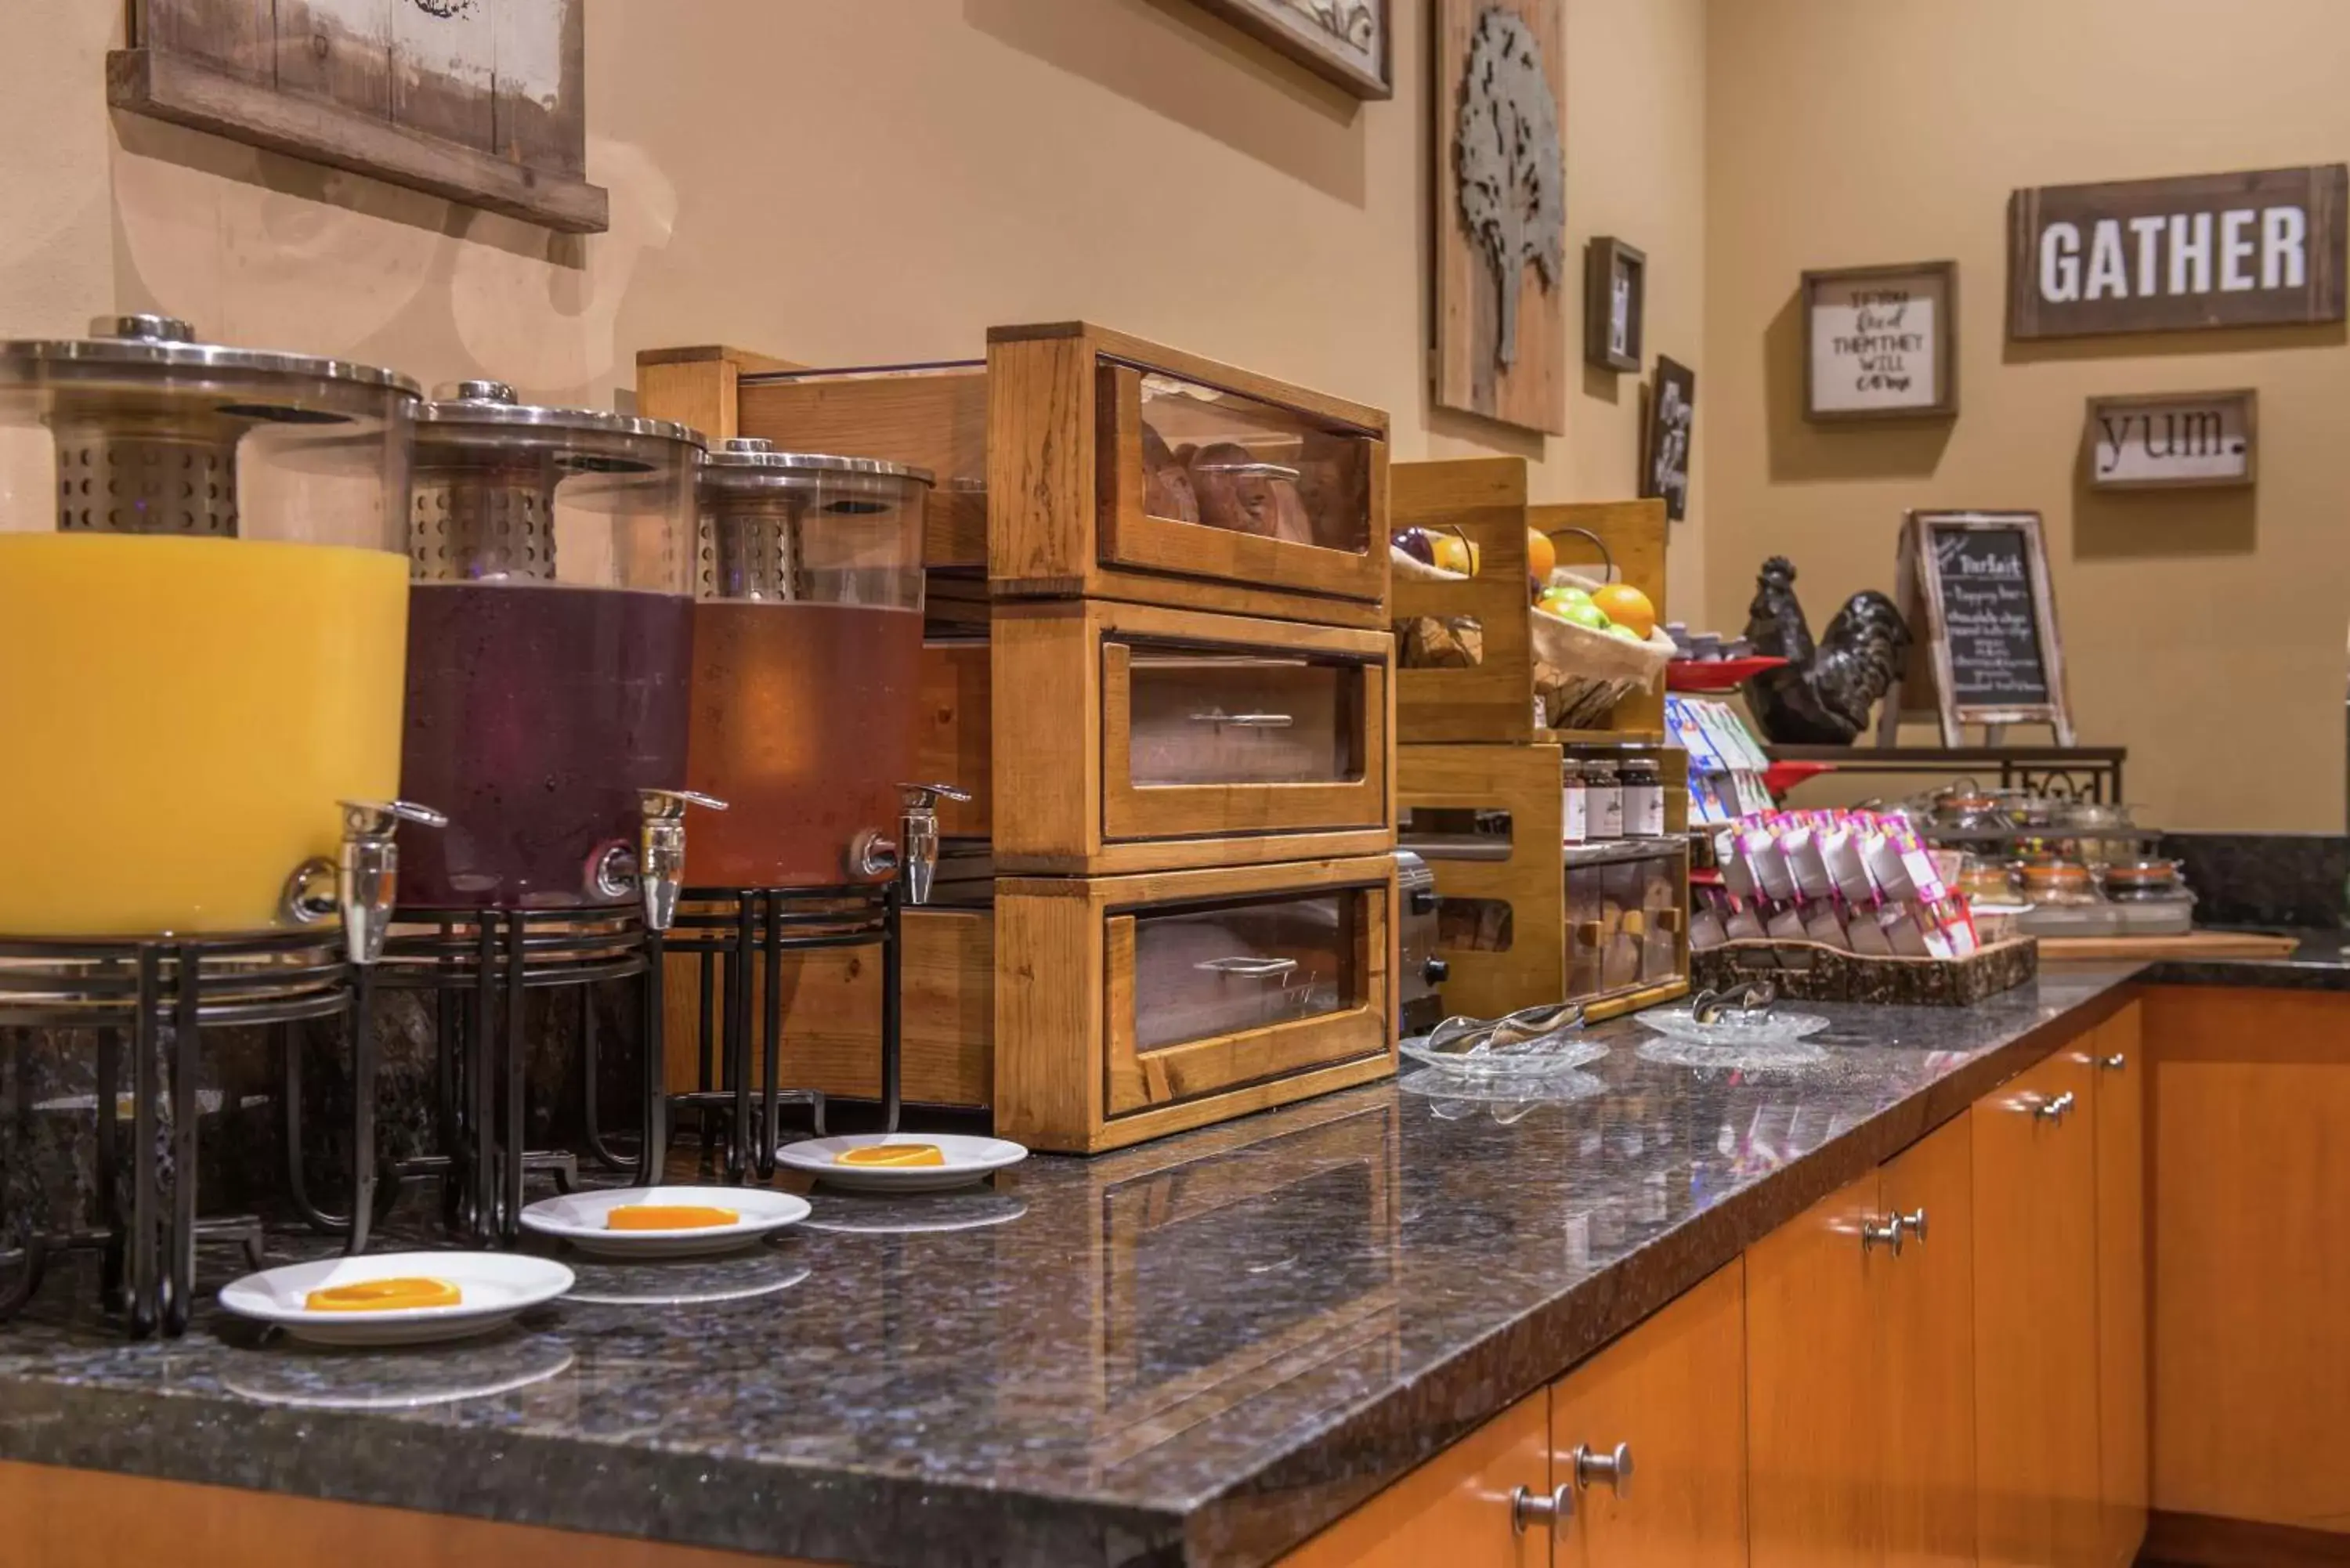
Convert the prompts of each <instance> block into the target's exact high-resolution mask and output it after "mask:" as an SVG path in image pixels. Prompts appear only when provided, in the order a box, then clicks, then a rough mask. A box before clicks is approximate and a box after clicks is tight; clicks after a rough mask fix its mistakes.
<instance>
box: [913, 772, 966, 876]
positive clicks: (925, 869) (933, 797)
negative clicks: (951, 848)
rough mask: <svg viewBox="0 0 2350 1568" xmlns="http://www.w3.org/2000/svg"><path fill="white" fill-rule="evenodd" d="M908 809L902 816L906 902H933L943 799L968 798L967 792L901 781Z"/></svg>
mask: <svg viewBox="0 0 2350 1568" xmlns="http://www.w3.org/2000/svg"><path fill="white" fill-rule="evenodd" d="M898 788H899V792H900V793H901V794H903V796H904V798H905V803H906V809H905V812H904V814H903V815H900V816H899V818H898V842H899V860H900V863H901V866H902V868H903V870H904V872H905V877H906V902H908V903H909V904H927V903H929V902H930V901H931V876H932V874H933V873H935V872H936V871H937V870H938V867H939V802H940V801H941V800H952V801H968V800H970V799H971V796H970V795H969V794H966V793H965V792H963V791H962V790H959V789H957V788H955V786H954V785H952V784H899V786H898Z"/></svg>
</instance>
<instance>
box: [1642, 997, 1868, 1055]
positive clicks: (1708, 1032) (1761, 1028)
mask: <svg viewBox="0 0 2350 1568" xmlns="http://www.w3.org/2000/svg"><path fill="white" fill-rule="evenodd" d="M1632 1016H1633V1017H1635V1018H1637V1019H1638V1020H1639V1021H1640V1022H1641V1023H1644V1024H1646V1025H1648V1027H1649V1028H1650V1029H1652V1030H1654V1031H1656V1032H1657V1033H1659V1034H1662V1035H1664V1036H1666V1037H1667V1038H1668V1039H1672V1040H1678V1041H1680V1042H1682V1043H1683V1044H1690V1045H1704V1046H1724V1047H1736V1048H1748V1047H1752V1046H1758V1045H1792V1044H1795V1043H1796V1042H1797V1041H1799V1040H1805V1039H1808V1038H1810V1037H1811V1036H1812V1035H1814V1034H1817V1033H1819V1032H1820V1031H1821V1030H1823V1029H1825V1028H1826V1027H1827V1026H1828V1021H1827V1020H1826V1019H1825V1018H1822V1017H1821V1016H1820V1015H1819V1014H1818V1013H1816V1012H1763V1011H1755V1012H1742V1011H1740V1010H1739V1009H1736V1008H1725V1009H1723V1010H1722V1011H1721V1013H1720V1014H1719V1015H1718V1016H1716V1017H1715V1018H1714V1019H1713V1021H1712V1022H1711V1023H1699V1022H1698V1021H1697V1018H1696V1016H1695V1015H1694V1014H1693V1013H1692V1012H1691V1011H1690V1009H1689V1008H1686V1007H1672V1008H1650V1009H1649V1010H1648V1012H1636V1013H1634V1014H1633V1015H1632Z"/></svg>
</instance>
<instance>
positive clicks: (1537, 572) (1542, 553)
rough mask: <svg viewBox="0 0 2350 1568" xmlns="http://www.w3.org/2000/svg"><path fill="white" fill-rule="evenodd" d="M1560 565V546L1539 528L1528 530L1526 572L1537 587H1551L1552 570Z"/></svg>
mask: <svg viewBox="0 0 2350 1568" xmlns="http://www.w3.org/2000/svg"><path fill="white" fill-rule="evenodd" d="M1557 565H1558V546H1557V545H1554V544H1552V543H1551V542H1550V535H1547V534H1545V533H1544V532H1543V531H1542V530H1541V529H1539V528H1529V529H1527V530H1526V570H1527V572H1528V573H1529V574H1531V575H1532V576H1533V577H1534V586H1535V587H1548V586H1549V585H1550V574H1551V568H1552V567H1554V566H1557Z"/></svg>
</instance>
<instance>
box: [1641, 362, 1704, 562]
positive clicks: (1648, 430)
mask: <svg viewBox="0 0 2350 1568" xmlns="http://www.w3.org/2000/svg"><path fill="white" fill-rule="evenodd" d="M1696 425H1697V372H1696V371H1695V370H1692V369H1690V368H1689V367H1688V366H1686V365H1683V364H1681V363H1679V362H1678V361H1677V360H1673V359H1669V358H1666V357H1665V356H1664V355H1662V354H1659V355H1658V356H1657V380H1656V385H1655V386H1654V387H1652V388H1650V389H1649V391H1648V419H1647V420H1646V421H1643V424H1642V429H1641V440H1640V497H1641V499H1642V500H1644V501H1645V500H1648V499H1650V498H1652V497H1657V496H1662V497H1663V498H1664V503H1665V515H1666V517H1668V518H1669V519H1670V520H1671V521H1673V522H1675V523H1678V522H1679V521H1680V520H1681V519H1682V518H1684V517H1687V516H1688V515H1689V487H1690V472H1689V471H1690V452H1691V451H1692V450H1694V448H1693V446H1692V442H1693V441H1694V440H1695V437H1696Z"/></svg>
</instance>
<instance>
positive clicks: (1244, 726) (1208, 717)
mask: <svg viewBox="0 0 2350 1568" xmlns="http://www.w3.org/2000/svg"><path fill="white" fill-rule="evenodd" d="M1191 722H1193V723H1194V724H1213V725H1214V726H1215V727H1216V728H1217V729H1219V730H1221V729H1222V728H1223V727H1224V726H1225V725H1227V724H1230V725H1232V727H1233V728H1235V729H1240V730H1286V729H1288V728H1289V727H1290V726H1291V725H1292V724H1295V722H1297V721H1296V720H1295V719H1294V718H1292V717H1290V716H1289V715H1288V714H1286V713H1227V712H1225V711H1222V709H1211V711H1208V712H1205V713H1194V714H1192V715H1191Z"/></svg>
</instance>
